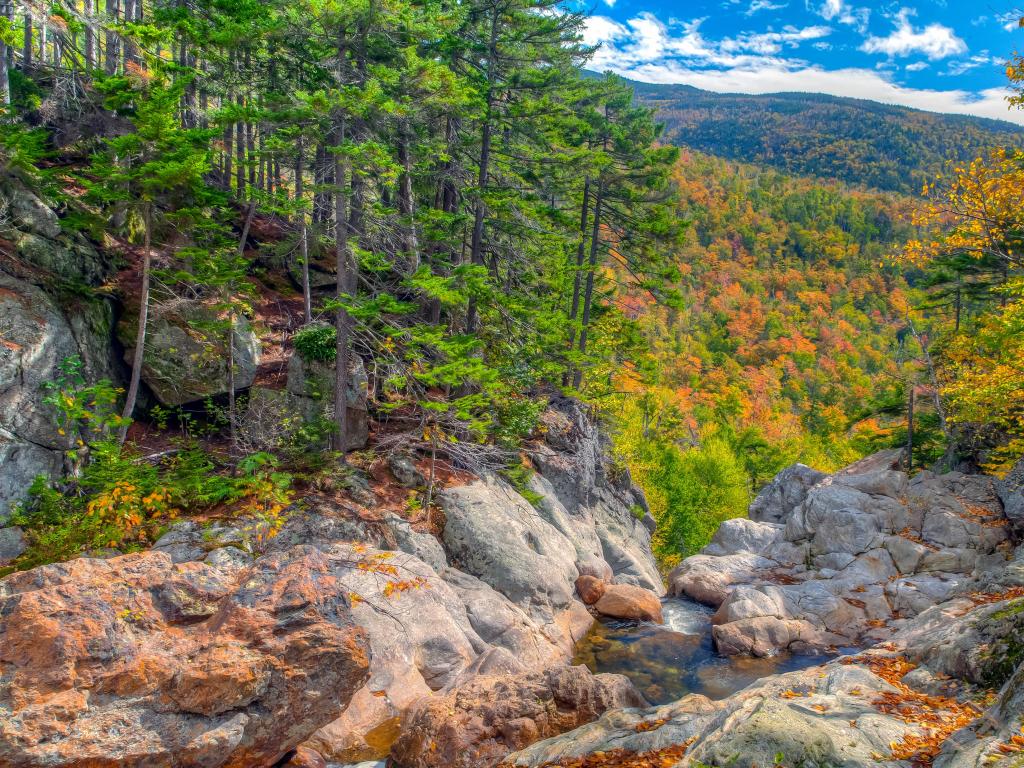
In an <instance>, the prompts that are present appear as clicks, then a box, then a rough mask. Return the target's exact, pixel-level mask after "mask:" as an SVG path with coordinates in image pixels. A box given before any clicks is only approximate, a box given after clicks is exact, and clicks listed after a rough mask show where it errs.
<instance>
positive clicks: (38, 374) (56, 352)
mask: <svg viewBox="0 0 1024 768" xmlns="http://www.w3.org/2000/svg"><path fill="white" fill-rule="evenodd" d="M69 317H70V318H71V320H70V321H69ZM112 322H113V321H112V313H111V311H110V307H109V305H108V304H107V303H106V302H104V301H95V302H89V301H84V300H83V301H79V302H76V303H75V304H74V306H69V307H68V308H67V310H65V309H64V308H62V307H60V306H59V305H58V304H57V303H56V302H55V301H54V300H53V299H52V298H51V297H50V296H49V295H48V294H47V293H46V292H44V291H43V290H42V289H41V288H39V287H37V286H35V285H33V284H32V283H30V282H27V281H25V280H21V279H18V278H15V277H12V276H10V275H8V274H6V273H4V272H0V525H3V523H4V521H6V519H7V518H8V517H9V514H10V507H11V505H12V504H13V503H15V502H17V501H18V500H19V499H20V498H21V497H22V496H23V495H24V493H25V491H26V490H27V489H28V486H29V485H30V484H31V483H32V480H33V479H34V478H35V477H36V476H37V475H45V476H48V477H52V476H55V475H57V474H59V473H60V471H61V470H62V468H63V465H64V452H65V451H66V450H68V449H70V448H71V447H72V445H73V441H74V435H71V434H67V433H65V434H62V433H61V428H60V425H59V424H58V422H57V419H56V413H55V412H54V410H53V408H52V407H50V406H48V405H46V404H44V402H43V399H44V398H45V397H46V395H47V390H46V386H45V385H47V384H50V383H53V382H56V381H57V380H58V379H59V378H60V376H61V366H62V364H64V363H65V361H69V360H71V359H72V358H78V359H79V360H80V361H81V365H82V367H81V375H82V377H83V379H84V380H85V381H87V382H90V383H92V382H95V381H97V380H98V379H101V378H108V379H113V380H115V381H116V379H117V375H118V372H117V370H116V369H115V367H114V364H113V360H112V358H111V354H110V341H109V339H110V332H111V328H112Z"/></svg>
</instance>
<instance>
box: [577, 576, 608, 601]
mask: <svg viewBox="0 0 1024 768" xmlns="http://www.w3.org/2000/svg"><path fill="white" fill-rule="evenodd" d="M607 588H608V585H607V584H605V582H604V581H602V580H601V579H599V578H597V577H596V576H580V577H579V578H578V579H576V594H578V595H579V596H580V600H582V601H583V602H584V603H586V604H587V605H593V604H594V603H596V602H597V601H598V600H600V599H601V597H602V595H604V593H605V590H606V589H607Z"/></svg>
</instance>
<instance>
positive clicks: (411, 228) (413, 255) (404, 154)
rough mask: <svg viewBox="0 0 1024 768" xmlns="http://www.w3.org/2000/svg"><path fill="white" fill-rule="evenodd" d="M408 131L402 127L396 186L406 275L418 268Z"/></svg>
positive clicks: (418, 258) (418, 257) (418, 259)
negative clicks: (399, 173)
mask: <svg viewBox="0 0 1024 768" xmlns="http://www.w3.org/2000/svg"><path fill="white" fill-rule="evenodd" d="M410 142H411V139H410V138H409V131H408V130H407V129H406V128H405V127H404V126H403V129H402V138H401V140H400V141H399V144H398V162H399V164H400V165H401V166H402V176H401V179H400V180H399V184H398V213H399V214H400V215H401V216H402V218H403V219H404V220H405V221H404V223H403V225H402V226H403V234H404V237H403V239H404V242H403V244H402V250H404V251H405V258H406V269H407V271H408V274H410V275H411V274H412V273H414V272H415V271H416V270H417V269H419V267H420V254H419V245H418V243H417V241H416V223H415V221H414V216H415V209H414V206H415V200H414V199H413V193H412V151H411V148H410V146H409V144H410Z"/></svg>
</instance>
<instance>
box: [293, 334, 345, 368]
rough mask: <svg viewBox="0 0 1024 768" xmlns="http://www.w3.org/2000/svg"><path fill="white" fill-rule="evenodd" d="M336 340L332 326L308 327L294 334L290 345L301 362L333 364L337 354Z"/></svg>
mask: <svg viewBox="0 0 1024 768" xmlns="http://www.w3.org/2000/svg"><path fill="white" fill-rule="evenodd" d="M337 338H338V336H337V331H336V330H335V328H334V326H333V325H308V326H306V327H305V328H302V329H300V330H299V331H298V332H296V334H295V335H294V336H293V337H292V343H293V344H294V345H295V350H296V351H297V352H298V353H299V355H300V356H301V357H302V359H303V360H306V361H308V362H313V361H318V362H322V363H333V362H334V358H335V356H336V355H337V353H338V350H337Z"/></svg>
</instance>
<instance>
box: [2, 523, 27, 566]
mask: <svg viewBox="0 0 1024 768" xmlns="http://www.w3.org/2000/svg"><path fill="white" fill-rule="evenodd" d="M26 549H28V542H27V541H26V540H25V533H24V531H22V530H21V528H18V527H17V526H11V527H10V528H0V566H2V565H10V564H11V563H12V562H14V561H15V560H17V559H18V557H19V556H20V555H21V554H22V553H23V552H24V551H25V550H26Z"/></svg>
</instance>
